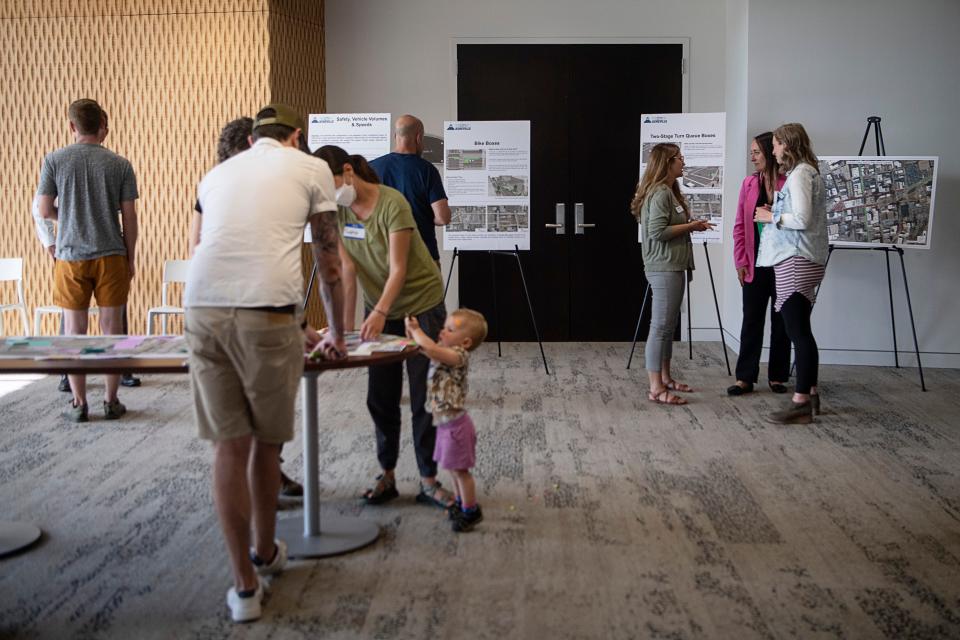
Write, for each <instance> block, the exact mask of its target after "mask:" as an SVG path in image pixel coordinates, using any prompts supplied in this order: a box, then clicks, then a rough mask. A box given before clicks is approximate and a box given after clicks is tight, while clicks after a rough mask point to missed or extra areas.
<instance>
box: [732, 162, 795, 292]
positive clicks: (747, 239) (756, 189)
mask: <svg viewBox="0 0 960 640" xmlns="http://www.w3.org/2000/svg"><path fill="white" fill-rule="evenodd" d="M786 181H787V178H786V176H782V175H781V176H778V177H777V191H779V190H780V189H782V188H783V183H784V182H786ZM760 184H761V183H760V174H758V173H754V174H752V175H749V176H747V177H746V178H744V179H743V184H741V185H740V199H739V200H738V201H737V219H736V221H735V222H734V223H733V263H734V265H735V266H736V267H737V269H739V268H740V267H746V268H747V275H746V277H744V281H745V282H753V267H754V264H753V263H754V255H753V245H754V242H756V240H755V239H754V238H755V236H756V235H757V225H756V224H754V222H753V210H754V208H755V207H756V206H757V198H758V197H759V196H760V188H761V186H760Z"/></svg>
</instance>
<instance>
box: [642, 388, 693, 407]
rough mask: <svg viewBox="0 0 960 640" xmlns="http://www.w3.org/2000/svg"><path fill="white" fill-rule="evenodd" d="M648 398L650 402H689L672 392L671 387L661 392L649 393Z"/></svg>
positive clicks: (677, 403)
mask: <svg viewBox="0 0 960 640" xmlns="http://www.w3.org/2000/svg"><path fill="white" fill-rule="evenodd" d="M647 399H648V400H649V401H650V402H656V403H657V404H672V405H681V404H687V401H686V400H684V399H683V398H681V397H680V396H675V395H673V394H672V393H670V390H669V389H664V390H663V391H661V392H660V393H654V392H653V391H651V392H649V393H648V394H647Z"/></svg>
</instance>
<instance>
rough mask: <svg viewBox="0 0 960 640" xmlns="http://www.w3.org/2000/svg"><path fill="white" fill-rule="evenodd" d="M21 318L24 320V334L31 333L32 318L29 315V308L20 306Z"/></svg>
mask: <svg viewBox="0 0 960 640" xmlns="http://www.w3.org/2000/svg"><path fill="white" fill-rule="evenodd" d="M20 319H21V320H22V321H23V335H25V336H28V335H30V318H29V317H28V316H27V310H26V308H24V307H20Z"/></svg>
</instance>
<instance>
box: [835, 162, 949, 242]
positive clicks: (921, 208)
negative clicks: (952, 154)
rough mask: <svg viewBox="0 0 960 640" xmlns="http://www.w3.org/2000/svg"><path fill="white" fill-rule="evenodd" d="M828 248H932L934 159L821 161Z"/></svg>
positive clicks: (935, 165)
mask: <svg viewBox="0 0 960 640" xmlns="http://www.w3.org/2000/svg"><path fill="white" fill-rule="evenodd" d="M819 160H820V176H821V177H822V178H823V184H824V187H825V188H826V200H827V234H828V236H829V239H830V242H831V243H832V244H836V245H840V246H849V245H869V246H893V245H899V246H902V247H911V248H918V249H929V248H930V237H931V230H932V229H933V201H934V194H935V193H936V190H937V166H938V165H939V164H940V158H938V157H936V156H909V157H907V156H903V157H894V156H882V157H865V156H849V157H847V156H821V157H820V158H819Z"/></svg>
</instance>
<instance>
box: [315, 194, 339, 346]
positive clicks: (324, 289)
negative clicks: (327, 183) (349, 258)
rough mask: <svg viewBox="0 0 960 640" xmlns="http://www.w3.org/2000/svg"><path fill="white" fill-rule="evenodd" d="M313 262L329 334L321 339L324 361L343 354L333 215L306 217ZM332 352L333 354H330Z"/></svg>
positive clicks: (335, 224) (337, 257)
mask: <svg viewBox="0 0 960 640" xmlns="http://www.w3.org/2000/svg"><path fill="white" fill-rule="evenodd" d="M310 233H311V237H312V240H313V243H312V245H311V246H312V248H313V259H314V260H315V261H316V264H317V272H318V273H319V274H320V298H321V299H322V300H323V311H324V313H326V315H327V323H328V325H329V328H330V330H329V331H328V332H327V334H326V336H325V337H324V344H323V346H322V352H323V353H324V354H325V355H327V356H328V357H330V356H333V355H339V356H340V357H345V356H346V354H347V349H346V343H345V342H344V337H343V278H342V274H341V271H340V253H339V250H338V246H339V244H340V233H339V230H338V228H337V212H336V211H321V212H320V213H315V214H313V215H311V216H310ZM334 352H335V354H334Z"/></svg>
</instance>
